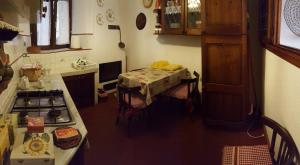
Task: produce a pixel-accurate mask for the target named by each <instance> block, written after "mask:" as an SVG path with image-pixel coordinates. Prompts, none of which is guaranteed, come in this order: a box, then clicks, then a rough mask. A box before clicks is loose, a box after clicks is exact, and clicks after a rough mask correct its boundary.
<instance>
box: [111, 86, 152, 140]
mask: <svg viewBox="0 0 300 165" xmlns="http://www.w3.org/2000/svg"><path fill="white" fill-rule="evenodd" d="M140 89H141V87H140V86H138V87H125V86H123V85H121V84H118V85H117V90H118V101H119V113H118V116H117V119H116V124H119V121H120V118H121V117H122V118H126V119H127V120H128V135H129V134H130V125H131V121H132V119H133V117H135V116H138V115H140V114H141V113H143V111H144V109H146V107H147V104H146V101H145V98H144V97H143V96H142V95H141V94H140V93H139V90H140Z"/></svg>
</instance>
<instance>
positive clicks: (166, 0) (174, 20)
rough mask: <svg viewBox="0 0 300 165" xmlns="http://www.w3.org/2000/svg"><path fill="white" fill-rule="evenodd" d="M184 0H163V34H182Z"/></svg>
mask: <svg viewBox="0 0 300 165" xmlns="http://www.w3.org/2000/svg"><path fill="white" fill-rule="evenodd" d="M183 18H184V0H162V25H163V27H162V33H167V34H182V33H183V28H184V19H183Z"/></svg>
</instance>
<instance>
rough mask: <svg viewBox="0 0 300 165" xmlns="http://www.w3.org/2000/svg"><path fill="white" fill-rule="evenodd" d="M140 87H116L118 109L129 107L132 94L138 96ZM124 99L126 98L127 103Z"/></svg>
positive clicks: (120, 85) (119, 85)
mask: <svg viewBox="0 0 300 165" xmlns="http://www.w3.org/2000/svg"><path fill="white" fill-rule="evenodd" d="M140 89H141V87H140V86H137V87H126V86H124V85H122V84H118V85H117V90H118V96H119V104H120V107H128V106H131V98H132V95H133V94H138V93H139V91H140ZM126 97H128V102H126Z"/></svg>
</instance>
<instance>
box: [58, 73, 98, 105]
mask: <svg viewBox="0 0 300 165" xmlns="http://www.w3.org/2000/svg"><path fill="white" fill-rule="evenodd" d="M63 80H64V82H65V84H66V87H67V89H68V91H69V93H70V95H71V97H72V99H73V101H74V103H75V105H76V107H77V108H83V107H87V106H92V105H94V95H95V85H94V73H87V74H82V75H75V76H67V77H63Z"/></svg>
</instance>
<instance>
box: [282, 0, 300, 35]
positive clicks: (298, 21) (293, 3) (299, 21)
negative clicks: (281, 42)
mask: <svg viewBox="0 0 300 165" xmlns="http://www.w3.org/2000/svg"><path fill="white" fill-rule="evenodd" d="M283 12H284V19H285V21H286V24H287V25H288V27H289V29H290V30H291V31H292V32H293V33H294V34H296V35H297V36H300V1H299V0H286V2H285V5H284V11H283Z"/></svg>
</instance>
